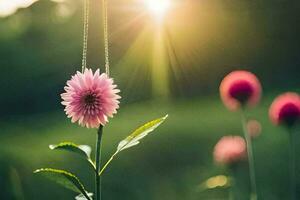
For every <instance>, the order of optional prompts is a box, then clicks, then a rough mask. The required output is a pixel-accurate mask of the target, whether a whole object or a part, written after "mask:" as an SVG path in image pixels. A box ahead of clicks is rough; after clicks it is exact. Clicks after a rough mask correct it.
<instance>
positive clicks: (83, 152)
mask: <svg viewBox="0 0 300 200" xmlns="http://www.w3.org/2000/svg"><path fill="white" fill-rule="evenodd" d="M49 148H50V149H51V150H66V151H70V152H73V153H77V154H79V155H80V156H83V157H85V158H87V159H89V158H90V155H91V147H90V146H88V145H77V144H74V143H72V142H61V143H59V144H56V145H54V144H51V145H49Z"/></svg>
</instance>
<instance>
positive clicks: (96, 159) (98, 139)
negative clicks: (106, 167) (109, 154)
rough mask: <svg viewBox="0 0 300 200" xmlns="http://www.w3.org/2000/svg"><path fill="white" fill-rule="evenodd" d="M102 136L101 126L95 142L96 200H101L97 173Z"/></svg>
mask: <svg viewBox="0 0 300 200" xmlns="http://www.w3.org/2000/svg"><path fill="white" fill-rule="evenodd" d="M102 135H103V126H102V125H100V127H99V129H98V132H97V141H96V154H95V161H96V171H95V196H96V200H101V175H100V174H99V171H100V169H101V146H102V145H101V144H102Z"/></svg>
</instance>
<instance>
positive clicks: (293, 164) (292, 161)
mask: <svg viewBox="0 0 300 200" xmlns="http://www.w3.org/2000/svg"><path fill="white" fill-rule="evenodd" d="M289 136H290V138H289V139H290V141H289V142H290V145H289V154H290V157H289V159H290V189H291V200H296V179H295V176H296V162H295V149H296V144H295V141H296V140H295V137H294V134H293V131H292V130H291V129H290V130H289Z"/></svg>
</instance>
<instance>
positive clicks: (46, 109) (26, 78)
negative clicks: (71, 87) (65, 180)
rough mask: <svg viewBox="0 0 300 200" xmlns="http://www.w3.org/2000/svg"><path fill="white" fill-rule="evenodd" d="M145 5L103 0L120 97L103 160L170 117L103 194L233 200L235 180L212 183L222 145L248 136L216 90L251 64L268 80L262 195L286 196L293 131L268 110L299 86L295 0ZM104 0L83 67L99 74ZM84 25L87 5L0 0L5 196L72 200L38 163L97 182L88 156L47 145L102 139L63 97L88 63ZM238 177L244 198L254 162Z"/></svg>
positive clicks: (70, 0)
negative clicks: (73, 117)
mask: <svg viewBox="0 0 300 200" xmlns="http://www.w3.org/2000/svg"><path fill="white" fill-rule="evenodd" d="M149 1H150V0H148V2H147V0H109V3H108V6H109V16H108V17H109V32H110V33H109V36H110V55H111V70H112V72H111V75H112V76H113V78H114V79H115V82H116V83H117V84H118V86H119V88H120V89H121V91H122V93H121V95H122V101H121V108H120V110H119V113H118V114H117V115H116V116H115V117H114V118H113V119H111V120H110V123H109V124H108V126H107V127H105V135H104V147H103V154H104V156H103V159H104V160H106V159H108V158H109V156H110V154H111V153H112V152H113V151H114V150H115V148H116V146H117V144H118V142H119V141H120V140H122V139H123V138H124V137H125V136H126V135H128V134H129V133H130V132H131V131H132V130H133V129H134V128H136V127H137V126H139V125H141V124H142V123H144V122H145V121H149V120H151V119H154V118H157V117H160V116H163V115H165V114H166V113H168V114H169V118H168V120H167V122H166V123H164V124H163V125H162V126H161V127H160V128H159V129H158V130H157V131H156V132H155V134H153V135H151V136H150V137H148V138H146V139H145V140H144V141H143V142H142V145H140V146H137V147H135V148H132V149H129V150H128V151H127V152H124V153H123V152H122V155H121V156H119V157H118V158H117V159H116V160H115V161H114V162H113V163H112V165H111V167H110V168H109V170H107V171H106V173H105V174H104V177H103V199H121V198H122V199H124V200H125V199H131V200H132V199H144V200H156V199H157V200H174V199H181V200H182V199H186V200H196V199H213V200H218V199H228V196H229V190H230V189H229V187H228V184H222V183H219V182H218V181H217V183H216V184H213V186H211V185H209V184H207V182H206V180H207V179H208V178H210V177H213V176H217V175H228V174H229V173H228V170H227V169H226V168H224V167H221V166H216V165H215V164H214V161H213V158H212V151H213V147H214V145H215V144H216V142H217V141H218V140H219V139H220V138H221V137H222V136H223V135H242V128H241V123H240V119H239V115H238V113H231V112H229V111H227V110H226V109H225V108H224V106H223V105H222V102H221V101H220V99H219V96H218V87H219V84H220V81H221V80H222V78H223V77H224V76H225V75H226V74H227V73H229V72H230V71H232V70H236V69H246V70H250V71H252V72H254V73H255V74H256V75H257V76H258V77H259V78H260V80H261V82H262V85H263V88H264V97H263V99H262V102H261V104H260V105H259V106H258V107H257V108H255V109H253V110H249V112H247V116H248V117H249V118H250V119H256V120H258V121H259V122H260V123H261V126H262V134H261V135H260V136H259V137H257V138H256V139H255V140H254V156H255V160H256V163H255V168H256V173H257V181H258V183H257V185H258V192H259V197H260V198H259V199H264V200H282V199H288V197H289V179H288V177H289V176H288V174H289V172H288V154H287V151H288V135H287V134H286V133H285V130H284V129H280V128H276V127H273V126H272V125H271V123H270V122H269V119H268V107H269V105H270V103H271V102H272V99H273V98H274V97H275V96H277V95H278V94H280V93H281V92H284V91H287V90H289V91H296V92H299V91H300V87H299V85H300V67H299V66H300V56H299V52H300V46H299V44H300V37H299V35H300V26H299V23H300V21H299V19H300V13H299V8H300V2H299V1H289V0H252V1H246V0H170V1H168V3H167V4H168V5H167V4H161V3H160V2H161V1H155V0H153V1H151V2H149ZM153 2H154V3H153ZM101 6H102V5H101V1H100V0H91V13H90V32H89V47H88V66H89V67H90V68H92V69H97V68H101V70H102V71H103V70H104V48H103V33H102V32H103V26H102V20H103V19H102V7H101ZM82 28H83V1H79V0H52V1H50V0H39V1H36V0H0V69H1V78H0V90H1V97H0V127H1V129H0V187H1V193H0V199H3V200H23V199H30V200H34V199H44V200H47V199H74V196H75V195H76V194H74V193H72V192H69V191H68V190H65V189H64V188H61V187H59V186H57V185H55V184H53V183H51V182H48V180H45V179H43V178H42V177H39V176H36V175H33V173H32V172H33V170H35V169H36V168H41V167H52V168H61V169H66V170H69V171H71V172H73V173H75V174H77V175H78V176H79V177H80V179H81V180H82V181H83V182H84V183H85V185H86V186H87V188H88V190H89V191H92V190H93V188H92V185H93V183H92V182H89V181H90V180H93V174H92V171H89V170H88V169H89V168H88V166H87V165H86V164H85V163H84V162H83V160H80V158H78V157H76V155H70V154H68V153H64V152H62V153H60V152H50V150H49V148H48V145H49V144H54V143H58V142H60V141H73V142H75V143H78V144H94V142H95V138H96V134H95V132H96V130H87V129H84V128H80V127H79V126H78V125H77V124H72V123H71V122H70V120H68V119H67V118H66V116H65V113H64V111H63V107H62V105H61V104H60V101H61V99H60V94H61V93H62V92H63V87H64V85H65V83H66V81H67V80H68V79H70V77H71V75H72V74H74V73H75V71H77V70H80V69H81V52H82V34H83V31H82ZM297 143H298V144H299V145H300V141H297ZM93 146H94V145H93ZM299 151H300V149H299ZM299 153H300V152H299ZM297 162H298V164H300V160H298V161H297ZM299 176H300V166H299V167H298V173H297V177H299ZM234 177H236V180H235V183H236V185H237V187H238V190H239V195H240V197H239V199H247V198H248V192H249V184H248V182H249V180H248V179H249V178H248V168H247V163H240V165H239V166H238V167H237V170H236V171H235V172H234ZM298 180H299V179H298ZM298 183H299V184H300V181H299V182H298ZM218 185H219V186H220V187H217V186H218ZM223 185H225V186H224V187H223ZM208 186H209V187H208ZM298 193H300V190H299V191H298Z"/></svg>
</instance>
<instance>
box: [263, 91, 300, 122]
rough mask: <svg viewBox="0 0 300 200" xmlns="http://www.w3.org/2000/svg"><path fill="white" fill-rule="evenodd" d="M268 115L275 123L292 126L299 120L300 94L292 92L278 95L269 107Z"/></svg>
mask: <svg viewBox="0 0 300 200" xmlns="http://www.w3.org/2000/svg"><path fill="white" fill-rule="evenodd" d="M269 115H270V119H271V121H272V122H273V123H274V124H276V125H286V126H293V125H294V124H295V123H296V122H297V121H298V122H299V120H300V96H299V95H298V94H296V93H292V92H287V93H284V94H282V95H280V96H278V97H277V98H276V99H275V100H274V101H273V103H272V105H271V107H270V110H269Z"/></svg>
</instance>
